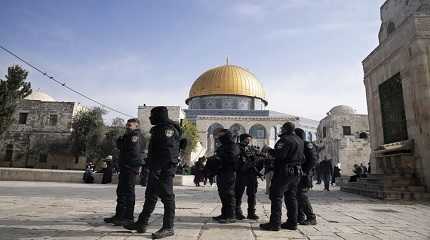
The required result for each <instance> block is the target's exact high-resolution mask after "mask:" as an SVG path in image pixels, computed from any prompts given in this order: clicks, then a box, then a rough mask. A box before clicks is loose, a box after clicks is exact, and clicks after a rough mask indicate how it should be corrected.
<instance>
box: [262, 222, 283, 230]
mask: <svg viewBox="0 0 430 240" xmlns="http://www.w3.org/2000/svg"><path fill="white" fill-rule="evenodd" d="M260 228H261V229H262V230H266V231H279V230H281V228H280V227H279V226H274V225H273V224H271V223H270V222H268V223H263V224H260Z"/></svg>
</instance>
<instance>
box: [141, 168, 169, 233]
mask: <svg viewBox="0 0 430 240" xmlns="http://www.w3.org/2000/svg"><path fill="white" fill-rule="evenodd" d="M175 172H176V167H174V168H171V169H168V170H162V171H152V170H150V171H149V178H148V184H147V187H146V191H145V203H144V204H143V209H142V212H141V213H140V215H139V220H138V221H139V222H140V223H142V224H148V220H149V217H150V216H151V214H152V212H154V209H155V205H156V204H157V201H158V198H160V199H161V202H162V203H163V205H164V216H163V228H173V226H174V220H175V208H176V206H175V194H174V193H173V178H174V177H175Z"/></svg>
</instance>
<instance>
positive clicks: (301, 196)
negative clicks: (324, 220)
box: [294, 128, 318, 225]
mask: <svg viewBox="0 0 430 240" xmlns="http://www.w3.org/2000/svg"><path fill="white" fill-rule="evenodd" d="M294 132H295V133H296V135H297V136H299V137H300V138H301V139H302V140H303V141H304V155H305V159H304V161H303V162H302V172H303V175H302V177H301V178H300V182H299V185H298V187H297V203H298V217H297V219H298V223H299V224H301V225H316V224H317V220H316V216H315V214H314V212H313V209H312V205H311V202H310V201H309V198H308V196H307V192H308V191H309V189H310V188H311V187H312V175H311V171H312V169H313V168H314V167H315V165H316V163H317V162H318V153H317V150H316V147H315V145H314V144H313V143H312V142H308V141H306V134H305V131H304V130H303V129H301V128H296V129H295V130H294ZM305 217H306V219H305Z"/></svg>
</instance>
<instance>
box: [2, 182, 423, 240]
mask: <svg viewBox="0 0 430 240" xmlns="http://www.w3.org/2000/svg"><path fill="white" fill-rule="evenodd" d="M263 186H264V185H263ZM47 189H49V191H48V190H47ZM91 189H93V190H94V192H93V193H91V194H92V196H91V198H88V195H87V194H88V192H90V190H91ZM83 190H85V191H83ZM81 192H82V193H81ZM136 193H137V198H136V199H137V202H136V209H135V216H136V217H137V216H138V214H139V212H140V211H141V209H142V207H141V206H142V204H143V200H144V188H137V189H136ZM175 193H176V200H177V211H176V219H175V222H176V225H175V232H176V235H175V236H173V237H171V238H167V239H177V240H182V239H183V240H185V239H186V240H205V239H209V240H211V239H216V240H229V239H239V240H242V239H244V240H245V239H246V240H255V239H257V240H262V239H264V240H271V239H273V240H275V239H308V240H313V239H324V240H328V239H360V240H365V239H370V240H374V239H389V240H391V239H402V240H403V239H407V240H412V239H430V206H429V205H427V204H413V203H412V204H403V203H402V204H400V203H399V202H382V201H378V200H377V201H375V200H374V199H367V198H363V197H362V196H355V195H353V194H348V193H343V192H340V191H337V189H336V188H334V189H333V191H331V192H330V193H327V192H322V190H321V189H320V186H318V185H317V186H316V187H315V188H314V190H313V191H311V192H310V198H311V201H312V204H313V208H314V210H315V212H316V214H317V220H318V225H316V226H299V229H298V231H287V230H281V231H279V232H267V231H262V230H260V229H259V224H260V223H264V222H267V221H268V217H269V216H270V200H269V199H268V198H267V195H265V194H264V193H263V189H259V194H258V196H257V200H258V204H257V214H258V215H260V217H261V218H260V220H259V221H251V220H244V221H238V222H236V223H234V224H227V225H223V224H218V223H216V222H214V221H213V220H212V217H213V216H217V215H219V214H220V203H219V198H218V195H217V191H216V188H215V187H212V188H211V187H201V188H194V187H177V188H175ZM114 194H115V186H114V185H103V186H101V185H97V184H93V185H84V184H67V183H38V184H29V183H26V182H0V239H1V240H3V239H5V240H9V239H11V240H14V239H20V240H21V239H26V240H30V239H35V240H41V239H45V240H46V239H48V240H50V239H59V240H71V239H78V240H87V239H97V240H109V239H115V240H116V239H121V240H136V239H148V238H151V233H153V232H155V231H157V230H158V229H159V228H160V227H161V226H162V213H163V205H162V204H161V202H159V203H158V204H157V206H156V209H155V211H154V214H153V215H152V217H151V219H150V224H149V226H148V232H147V233H144V234H138V233H135V232H132V231H128V230H126V229H124V228H122V227H117V226H113V225H110V224H105V223H104V222H103V218H104V217H109V216H112V212H113V210H114V207H115V195H114ZM246 207H247V206H246V200H245V199H244V205H243V206H242V209H244V210H246ZM381 210H382V211H381ZM387 210H388V212H387ZM285 218H286V210H285V209H283V221H285Z"/></svg>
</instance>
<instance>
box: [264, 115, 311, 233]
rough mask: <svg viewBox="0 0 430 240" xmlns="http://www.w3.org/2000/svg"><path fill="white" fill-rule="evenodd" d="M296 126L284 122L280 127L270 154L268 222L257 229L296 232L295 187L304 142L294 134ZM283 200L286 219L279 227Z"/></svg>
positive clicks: (298, 176) (299, 170)
mask: <svg viewBox="0 0 430 240" xmlns="http://www.w3.org/2000/svg"><path fill="white" fill-rule="evenodd" d="M294 129H295V125H294V123H292V122H286V123H285V124H284V125H283V126H282V132H281V135H280V139H279V140H278V142H276V144H275V148H274V149H273V151H271V152H272V155H274V157H275V163H274V166H275V168H274V169H275V170H274V171H275V172H274V175H273V179H272V186H271V187H270V200H271V214H270V221H269V222H268V223H264V224H260V228H261V229H263V230H268V231H279V230H280V228H281V227H282V228H285V229H289V230H296V229H297V198H296V194H297V185H298V183H299V179H300V176H301V163H302V160H303V158H304V156H303V151H304V143H303V140H302V139H300V138H299V137H298V136H296V135H295V134H294ZM284 197H285V198H286V204H287V215H288V219H287V221H286V222H285V223H283V224H282V225H281V217H282V199H283V198H284Z"/></svg>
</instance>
